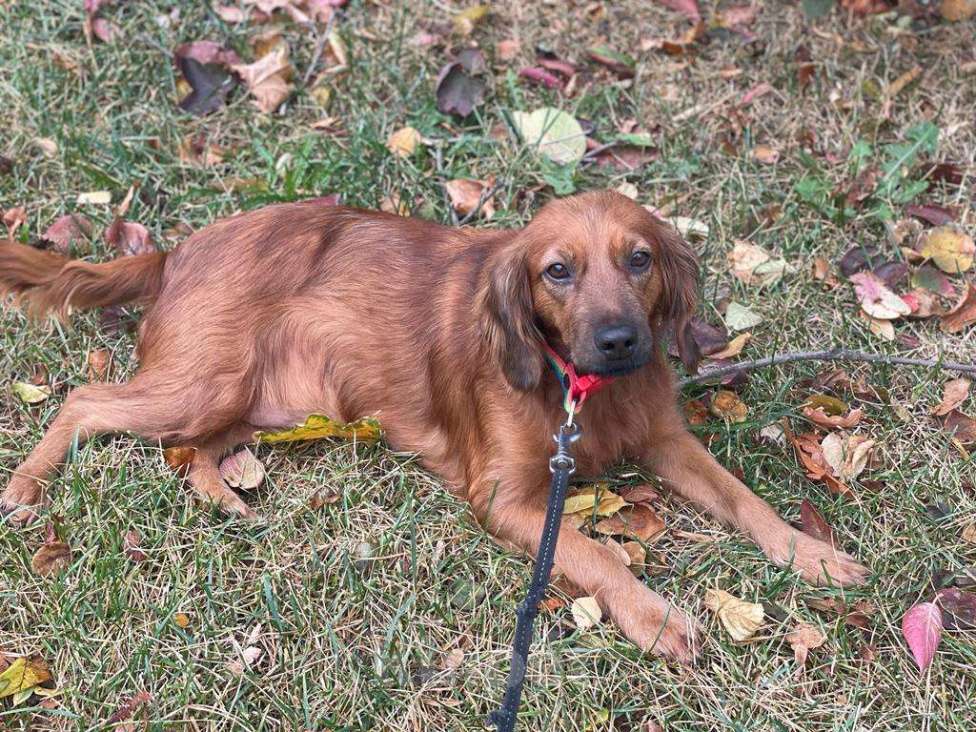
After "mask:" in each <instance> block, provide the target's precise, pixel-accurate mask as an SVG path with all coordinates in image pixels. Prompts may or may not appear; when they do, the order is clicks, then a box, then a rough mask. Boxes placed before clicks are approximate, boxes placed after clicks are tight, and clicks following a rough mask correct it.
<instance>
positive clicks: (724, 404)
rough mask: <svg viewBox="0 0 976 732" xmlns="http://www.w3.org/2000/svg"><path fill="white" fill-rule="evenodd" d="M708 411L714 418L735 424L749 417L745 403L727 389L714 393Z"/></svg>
mask: <svg viewBox="0 0 976 732" xmlns="http://www.w3.org/2000/svg"><path fill="white" fill-rule="evenodd" d="M709 409H710V410H711V412H712V414H714V415H715V416H716V417H719V418H720V419H724V420H728V421H729V422H735V423H741V422H745V421H746V418H747V417H748V415H749V407H747V406H746V405H745V402H743V401H742V400H741V399H739V395H738V394H736V393H735V392H734V391H728V390H727V389H721V390H719V391H717V392H715V395H714V396H713V397H712V402H711V405H710V407H709Z"/></svg>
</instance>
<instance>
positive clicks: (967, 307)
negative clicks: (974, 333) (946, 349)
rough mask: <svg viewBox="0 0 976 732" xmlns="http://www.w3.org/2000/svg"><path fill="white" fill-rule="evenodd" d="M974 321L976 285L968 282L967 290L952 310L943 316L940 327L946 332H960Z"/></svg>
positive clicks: (975, 319)
mask: <svg viewBox="0 0 976 732" xmlns="http://www.w3.org/2000/svg"><path fill="white" fill-rule="evenodd" d="M973 323H976V286H974V285H973V284H971V283H966V291H965V292H963V294H962V297H960V298H959V301H958V302H957V303H956V304H955V305H954V306H953V308H952V310H950V311H949V312H948V313H946V314H945V315H943V316H942V324H941V326H940V327H941V328H942V330H943V331H945V332H946V333H958V332H959V331H961V330H963V329H964V328H966V327H968V326H970V325H972V324H973Z"/></svg>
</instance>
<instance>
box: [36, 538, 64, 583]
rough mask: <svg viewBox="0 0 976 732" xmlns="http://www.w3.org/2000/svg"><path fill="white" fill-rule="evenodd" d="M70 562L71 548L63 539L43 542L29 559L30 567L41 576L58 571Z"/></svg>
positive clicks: (62, 569)
mask: <svg viewBox="0 0 976 732" xmlns="http://www.w3.org/2000/svg"><path fill="white" fill-rule="evenodd" d="M70 564H71V549H70V548H69V547H68V545H67V544H65V543H64V542H63V541H46V542H44V543H43V544H42V545H41V548H40V549H38V550H37V553H35V554H34V557H33V558H32V559H31V569H33V570H34V573H35V574H39V575H41V576H42V577H46V576H48V575H50V574H57V573H60V572H62V571H64V570H65V569H67V568H68V566H69V565H70Z"/></svg>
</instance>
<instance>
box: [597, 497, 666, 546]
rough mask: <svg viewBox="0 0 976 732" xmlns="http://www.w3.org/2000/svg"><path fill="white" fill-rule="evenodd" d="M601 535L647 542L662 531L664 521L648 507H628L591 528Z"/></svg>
mask: <svg viewBox="0 0 976 732" xmlns="http://www.w3.org/2000/svg"><path fill="white" fill-rule="evenodd" d="M593 528H594V529H595V530H596V531H597V532H599V533H601V534H611V535H614V536H627V537H630V538H631V539H637V540H639V541H645V542H646V541H649V540H651V539H652V538H654V537H656V536H657V535H658V534H660V533H661V532H662V531H664V521H662V520H661V517H660V516H658V515H657V513H656V512H655V511H654V509H652V508H651V507H650V506H648V505H646V504H643V503H642V504H638V505H636V506H628V507H626V508H623V509H621V510H620V511H618V512H617V513H615V514H614V515H613V516H611V517H610V518H605V519H603V520H602V521H600V522H598V523H597V524H596V526H594V527H593Z"/></svg>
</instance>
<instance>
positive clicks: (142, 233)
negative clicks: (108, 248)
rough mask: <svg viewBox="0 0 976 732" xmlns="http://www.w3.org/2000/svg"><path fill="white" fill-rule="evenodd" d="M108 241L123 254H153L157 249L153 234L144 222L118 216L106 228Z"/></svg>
mask: <svg viewBox="0 0 976 732" xmlns="http://www.w3.org/2000/svg"><path fill="white" fill-rule="evenodd" d="M105 241H106V243H108V244H110V245H112V246H113V247H115V248H116V249H117V250H118V251H119V253H120V254H122V255H123V256H137V255H140V254H152V253H154V252H155V251H156V245H155V244H153V240H152V234H150V233H149V229H147V228H146V227H145V226H143V225H142V224H136V223H133V222H131V221H123V220H122V219H121V218H116V219H115V221H113V222H112V225H111V226H109V227H108V228H107V229H106V230H105Z"/></svg>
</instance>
